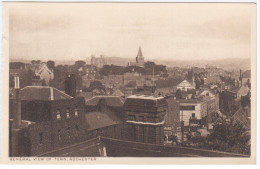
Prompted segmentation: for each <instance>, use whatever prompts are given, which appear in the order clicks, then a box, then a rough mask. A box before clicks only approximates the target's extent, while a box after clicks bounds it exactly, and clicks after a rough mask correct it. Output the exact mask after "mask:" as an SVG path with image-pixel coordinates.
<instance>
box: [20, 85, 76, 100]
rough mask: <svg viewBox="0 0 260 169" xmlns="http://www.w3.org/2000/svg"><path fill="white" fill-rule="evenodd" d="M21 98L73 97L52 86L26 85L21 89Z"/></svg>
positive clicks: (55, 98)
mask: <svg viewBox="0 0 260 169" xmlns="http://www.w3.org/2000/svg"><path fill="white" fill-rule="evenodd" d="M20 97H21V100H63V99H72V98H73V97H71V96H69V95H67V94H66V93H64V92H62V91H60V90H58V89H56V88H54V87H50V86H26V87H24V88H23V89H21V90H20Z"/></svg>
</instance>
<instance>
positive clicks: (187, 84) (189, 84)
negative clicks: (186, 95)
mask: <svg viewBox="0 0 260 169" xmlns="http://www.w3.org/2000/svg"><path fill="white" fill-rule="evenodd" d="M178 89H180V90H184V91H187V90H192V89H193V90H194V89H195V82H194V79H193V80H192V81H190V80H187V79H185V80H183V81H182V82H180V83H179V84H178V85H177V90H178Z"/></svg>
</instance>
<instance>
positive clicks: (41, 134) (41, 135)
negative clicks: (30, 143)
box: [39, 133, 43, 145]
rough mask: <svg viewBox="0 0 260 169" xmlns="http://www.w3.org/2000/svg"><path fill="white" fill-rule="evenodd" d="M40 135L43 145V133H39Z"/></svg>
mask: <svg viewBox="0 0 260 169" xmlns="http://www.w3.org/2000/svg"><path fill="white" fill-rule="evenodd" d="M39 137H40V145H42V143H43V133H39Z"/></svg>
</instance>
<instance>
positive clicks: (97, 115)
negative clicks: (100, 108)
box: [85, 112, 119, 130]
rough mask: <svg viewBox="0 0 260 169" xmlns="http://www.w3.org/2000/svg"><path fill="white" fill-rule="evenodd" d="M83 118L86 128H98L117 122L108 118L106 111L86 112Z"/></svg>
mask: <svg viewBox="0 0 260 169" xmlns="http://www.w3.org/2000/svg"><path fill="white" fill-rule="evenodd" d="M85 119H86V122H87V130H95V129H100V128H104V127H108V126H112V125H115V124H118V123H119V122H117V121H114V120H113V119H112V118H110V117H109V116H108V115H107V114H106V113H101V112H88V113H86V114H85Z"/></svg>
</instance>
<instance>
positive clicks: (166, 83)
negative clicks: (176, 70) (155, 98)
mask: <svg viewBox="0 0 260 169" xmlns="http://www.w3.org/2000/svg"><path fill="white" fill-rule="evenodd" d="M182 81H183V79H172V78H171V79H167V80H157V81H155V84H156V88H166V87H173V86H177V85H178V84H179V83H181V82H182Z"/></svg>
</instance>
